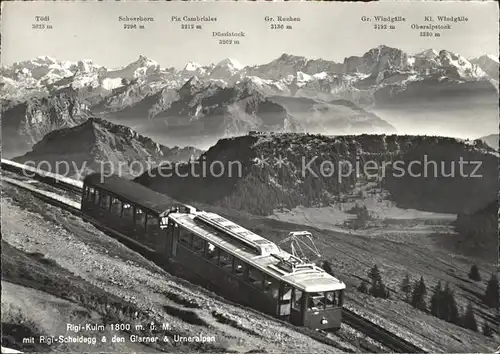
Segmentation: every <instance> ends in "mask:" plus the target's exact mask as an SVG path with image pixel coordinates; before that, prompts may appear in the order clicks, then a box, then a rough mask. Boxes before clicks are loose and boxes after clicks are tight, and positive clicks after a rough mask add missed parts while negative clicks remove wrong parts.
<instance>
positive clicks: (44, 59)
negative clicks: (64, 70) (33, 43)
mask: <svg viewBox="0 0 500 354" xmlns="http://www.w3.org/2000/svg"><path fill="white" fill-rule="evenodd" d="M32 63H36V64H39V65H51V64H56V63H57V60H55V59H54V58H52V57H49V56H47V55H41V56H38V57H36V58H35V59H34V60H32Z"/></svg>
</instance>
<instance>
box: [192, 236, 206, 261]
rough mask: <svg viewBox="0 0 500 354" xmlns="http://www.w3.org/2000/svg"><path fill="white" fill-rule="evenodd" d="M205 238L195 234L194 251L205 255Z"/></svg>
mask: <svg viewBox="0 0 500 354" xmlns="http://www.w3.org/2000/svg"><path fill="white" fill-rule="evenodd" d="M205 243H206V242H205V240H204V239H202V238H201V237H198V236H196V235H193V252H194V253H196V254H197V255H199V256H201V257H203V255H204V254H205Z"/></svg>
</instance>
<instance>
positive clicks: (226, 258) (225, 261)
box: [219, 250, 233, 270]
mask: <svg viewBox="0 0 500 354" xmlns="http://www.w3.org/2000/svg"><path fill="white" fill-rule="evenodd" d="M219 265H220V266H221V267H223V268H226V269H229V270H231V269H232V268H233V256H232V255H231V254H229V253H227V252H226V251H224V250H220V254H219Z"/></svg>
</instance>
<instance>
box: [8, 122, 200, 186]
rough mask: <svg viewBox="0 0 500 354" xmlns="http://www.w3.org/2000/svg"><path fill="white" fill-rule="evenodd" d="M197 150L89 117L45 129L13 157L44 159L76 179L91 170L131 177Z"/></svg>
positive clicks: (192, 157) (185, 158)
mask: <svg viewBox="0 0 500 354" xmlns="http://www.w3.org/2000/svg"><path fill="white" fill-rule="evenodd" d="M201 153H202V151H200V150H198V149H195V148H192V147H183V148H179V147H177V146H176V147H173V148H169V147H166V146H163V145H161V144H158V143H156V142H154V141H153V140H151V139H150V138H147V137H144V136H142V135H140V134H137V132H135V131H134V130H133V129H131V128H129V127H126V126H123V125H116V124H113V123H111V122H108V121H106V120H103V119H98V118H89V119H88V120H86V121H85V122H84V123H82V124H80V125H77V126H75V127H70V128H63V129H58V130H54V131H52V132H50V133H48V134H47V135H45V136H44V137H43V139H42V140H41V141H39V142H38V143H36V144H35V145H34V146H33V149H32V150H31V151H30V152H28V153H26V154H24V155H22V156H19V157H16V158H14V160H15V161H17V162H19V163H26V162H27V161H32V162H34V163H35V164H38V163H40V162H41V161H44V163H48V164H50V166H51V170H52V171H55V169H56V168H57V169H59V171H56V172H57V173H60V174H62V175H65V176H69V177H73V178H77V179H82V178H83V177H85V176H86V175H87V174H89V173H92V172H101V173H108V174H109V173H115V174H119V175H121V176H123V177H126V178H134V177H137V176H139V175H141V174H142V173H144V172H145V171H147V170H149V169H151V168H154V167H156V166H158V165H161V164H164V163H167V162H170V163H177V162H181V161H190V160H195V159H197V158H199V156H200V155H201ZM45 168H46V167H45Z"/></svg>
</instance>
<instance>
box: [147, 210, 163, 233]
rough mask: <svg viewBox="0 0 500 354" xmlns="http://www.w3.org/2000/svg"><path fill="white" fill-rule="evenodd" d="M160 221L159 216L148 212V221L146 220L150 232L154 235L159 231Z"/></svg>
mask: <svg viewBox="0 0 500 354" xmlns="http://www.w3.org/2000/svg"><path fill="white" fill-rule="evenodd" d="M159 222H160V221H159V220H158V218H157V217H156V216H154V215H151V214H148V217H147V221H146V223H147V232H148V234H150V235H154V234H157V233H158V229H159Z"/></svg>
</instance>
